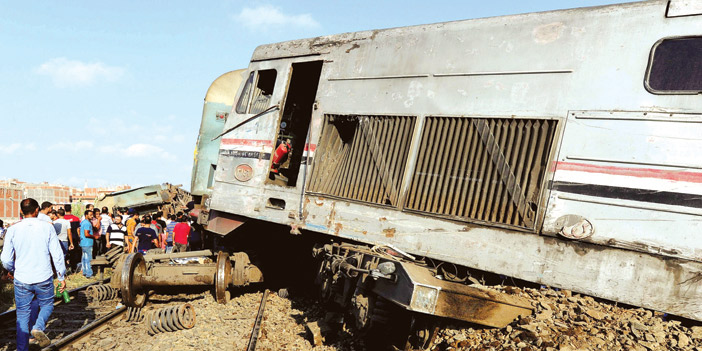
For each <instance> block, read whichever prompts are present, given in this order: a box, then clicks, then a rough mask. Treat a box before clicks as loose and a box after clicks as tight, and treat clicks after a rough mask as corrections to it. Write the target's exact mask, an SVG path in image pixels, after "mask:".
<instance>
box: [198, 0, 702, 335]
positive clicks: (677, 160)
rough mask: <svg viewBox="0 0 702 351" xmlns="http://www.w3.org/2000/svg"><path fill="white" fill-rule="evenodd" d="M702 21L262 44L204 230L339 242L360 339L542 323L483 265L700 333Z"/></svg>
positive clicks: (329, 272) (438, 31)
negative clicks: (399, 325) (397, 331)
mask: <svg viewBox="0 0 702 351" xmlns="http://www.w3.org/2000/svg"><path fill="white" fill-rule="evenodd" d="M701 28H702V8H700V6H699V5H698V4H697V3H695V2H690V1H684V0H670V1H668V0H652V1H644V2H637V3H630V4H621V5H612V6H603V7H594V8H580V9H573V10H563V11H553V12H543V13H534V14H524V15H514V16H504V17H494V18H484V19H475V20H466V21H457V22H449V23H439V24H430V25H421V26H414V27H404V28H395V29H387V30H374V31H364V32H356V33H346V34H339V35H332V36H325V37H318V38H313V39H304V40H295V41H290V42H283V43H277V44H270V45H263V46H260V47H258V48H257V49H256V50H255V51H254V53H253V57H252V59H251V62H250V65H249V67H248V69H247V71H246V75H245V77H246V80H245V83H244V84H242V86H241V87H240V89H239V91H238V94H237V98H236V100H235V102H234V106H233V108H232V111H231V113H230V114H229V118H228V119H227V120H226V124H225V128H224V132H223V133H222V135H221V143H220V146H219V158H218V161H217V168H216V171H215V172H214V179H213V190H212V194H211V198H210V202H209V206H208V207H207V211H209V214H208V216H207V217H206V218H205V217H202V216H201V217H200V219H201V222H202V224H204V225H206V226H207V229H208V230H209V231H211V232H212V233H215V234H219V235H222V236H224V235H229V234H235V235H236V234H237V233H238V231H240V230H241V227H243V226H242V224H244V223H247V222H255V221H260V222H271V223H278V224H284V225H287V226H289V227H290V232H291V234H293V235H295V234H299V235H301V236H303V237H304V236H310V235H314V236H316V237H321V238H324V240H329V241H330V242H332V241H333V242H334V243H322V240H320V245H318V246H316V247H315V248H314V249H311V251H312V253H313V254H314V255H315V256H316V257H317V258H318V259H319V271H318V276H317V283H318V284H319V285H320V289H321V291H322V295H323V296H324V297H326V298H328V299H330V300H334V301H337V302H339V303H340V304H341V305H343V306H346V307H349V308H350V309H351V310H352V311H353V314H354V315H355V316H356V322H357V325H358V326H359V327H366V326H368V325H370V324H373V323H374V321H378V320H382V319H383V318H382V316H380V317H379V313H377V312H378V311H379V310H377V309H378V308H380V307H378V306H380V305H381V304H380V303H379V301H383V302H385V303H387V302H388V301H389V302H391V304H392V305H393V306H400V307H401V308H402V309H404V310H407V311H411V312H414V313H416V314H418V315H436V316H442V317H450V318H455V319H459V320H465V321H471V322H476V323H481V324H484V325H491V326H502V325H505V324H506V323H509V321H511V320H512V318H514V317H516V316H517V315H521V314H524V313H528V312H529V311H528V304H525V303H524V301H519V300H516V299H512V298H511V297H510V296H506V295H503V294H499V293H496V292H493V291H490V290H486V289H483V288H481V287H477V288H476V287H473V286H472V285H470V284H465V283H462V281H464V280H465V281H468V282H470V281H474V280H475V279H472V278H473V277H471V274H472V275H473V276H476V274H480V272H483V273H494V274H499V275H504V276H509V277H515V278H519V279H523V280H526V281H530V282H534V283H538V284H545V285H550V286H554V287H559V288H566V289H571V290H574V291H577V292H581V293H585V294H589V295H592V296H597V297H600V298H605V299H610V300H614V301H619V302H623V303H627V304H632V305H636V306H643V307H646V308H651V309H654V310H658V311H664V312H668V313H672V314H676V315H679V316H683V317H688V318H691V319H696V320H702V303H701V302H702V286H701V285H700V284H699V281H700V277H702V240H700V239H699V238H698V237H697V236H698V235H699V233H701V232H702V222H701V217H700V215H702V186H701V185H700V183H701V182H702V155H701V154H700V153H699V152H697V151H699V150H702V137H701V136H702V97H701V96H700V93H702V66H701V62H702V32H700V29H701ZM244 226H245V225H244ZM315 233H316V234H315ZM318 234H322V235H318ZM242 235H244V234H242ZM246 235H249V234H248V233H247V234H246ZM248 239H249V240H251V239H252V238H251V237H249V238H248ZM253 240H255V237H254V238H253ZM322 244H324V245H322ZM268 245H269V246H275V245H276V243H275V242H270V243H268ZM431 262H434V263H435V264H431ZM442 265H443V267H442ZM447 267H451V268H450V269H447ZM374 311H375V312H374ZM383 312H384V311H383Z"/></svg>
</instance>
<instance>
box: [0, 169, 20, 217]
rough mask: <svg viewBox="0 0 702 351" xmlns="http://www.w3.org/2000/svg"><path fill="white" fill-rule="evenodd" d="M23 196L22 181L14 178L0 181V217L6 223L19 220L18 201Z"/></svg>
mask: <svg viewBox="0 0 702 351" xmlns="http://www.w3.org/2000/svg"><path fill="white" fill-rule="evenodd" d="M23 198H24V188H23V187H22V183H21V182H18V181H17V180H16V179H12V180H3V181H0V219H2V220H3V221H4V222H5V223H6V224H9V223H12V222H15V221H18V220H19V217H20V201H22V199H23Z"/></svg>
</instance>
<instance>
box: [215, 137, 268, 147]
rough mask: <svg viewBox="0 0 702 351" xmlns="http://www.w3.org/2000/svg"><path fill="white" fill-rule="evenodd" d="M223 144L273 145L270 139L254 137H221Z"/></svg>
mask: <svg viewBox="0 0 702 351" xmlns="http://www.w3.org/2000/svg"><path fill="white" fill-rule="evenodd" d="M222 144H224V145H242V146H270V147H273V142H272V141H270V140H256V139H222Z"/></svg>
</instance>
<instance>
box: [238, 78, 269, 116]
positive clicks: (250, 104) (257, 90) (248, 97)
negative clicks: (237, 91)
mask: <svg viewBox="0 0 702 351" xmlns="http://www.w3.org/2000/svg"><path fill="white" fill-rule="evenodd" d="M256 73H258V74H256ZM276 75H277V72H276V70H274V69H266V70H261V71H258V72H251V74H250V75H249V79H247V80H246V85H244V89H243V90H242V91H241V97H240V98H239V101H238V102H237V104H236V113H241V114H244V113H259V112H262V111H264V110H265V109H266V108H267V107H268V105H269V104H270V101H271V96H272V95H273V87H275V77H276ZM254 81H255V82H256V85H255V87H254ZM252 97H253V98H252Z"/></svg>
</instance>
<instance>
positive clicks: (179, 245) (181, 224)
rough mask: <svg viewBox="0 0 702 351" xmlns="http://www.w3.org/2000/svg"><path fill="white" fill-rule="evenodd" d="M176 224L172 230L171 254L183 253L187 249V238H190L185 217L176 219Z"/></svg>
mask: <svg viewBox="0 0 702 351" xmlns="http://www.w3.org/2000/svg"><path fill="white" fill-rule="evenodd" d="M177 221H178V224H176V226H175V227H174V228H173V243H174V245H175V248H174V249H173V252H185V251H186V249H187V247H188V237H189V236H190V226H189V225H188V223H186V222H185V216H180V217H178V219H177Z"/></svg>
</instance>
